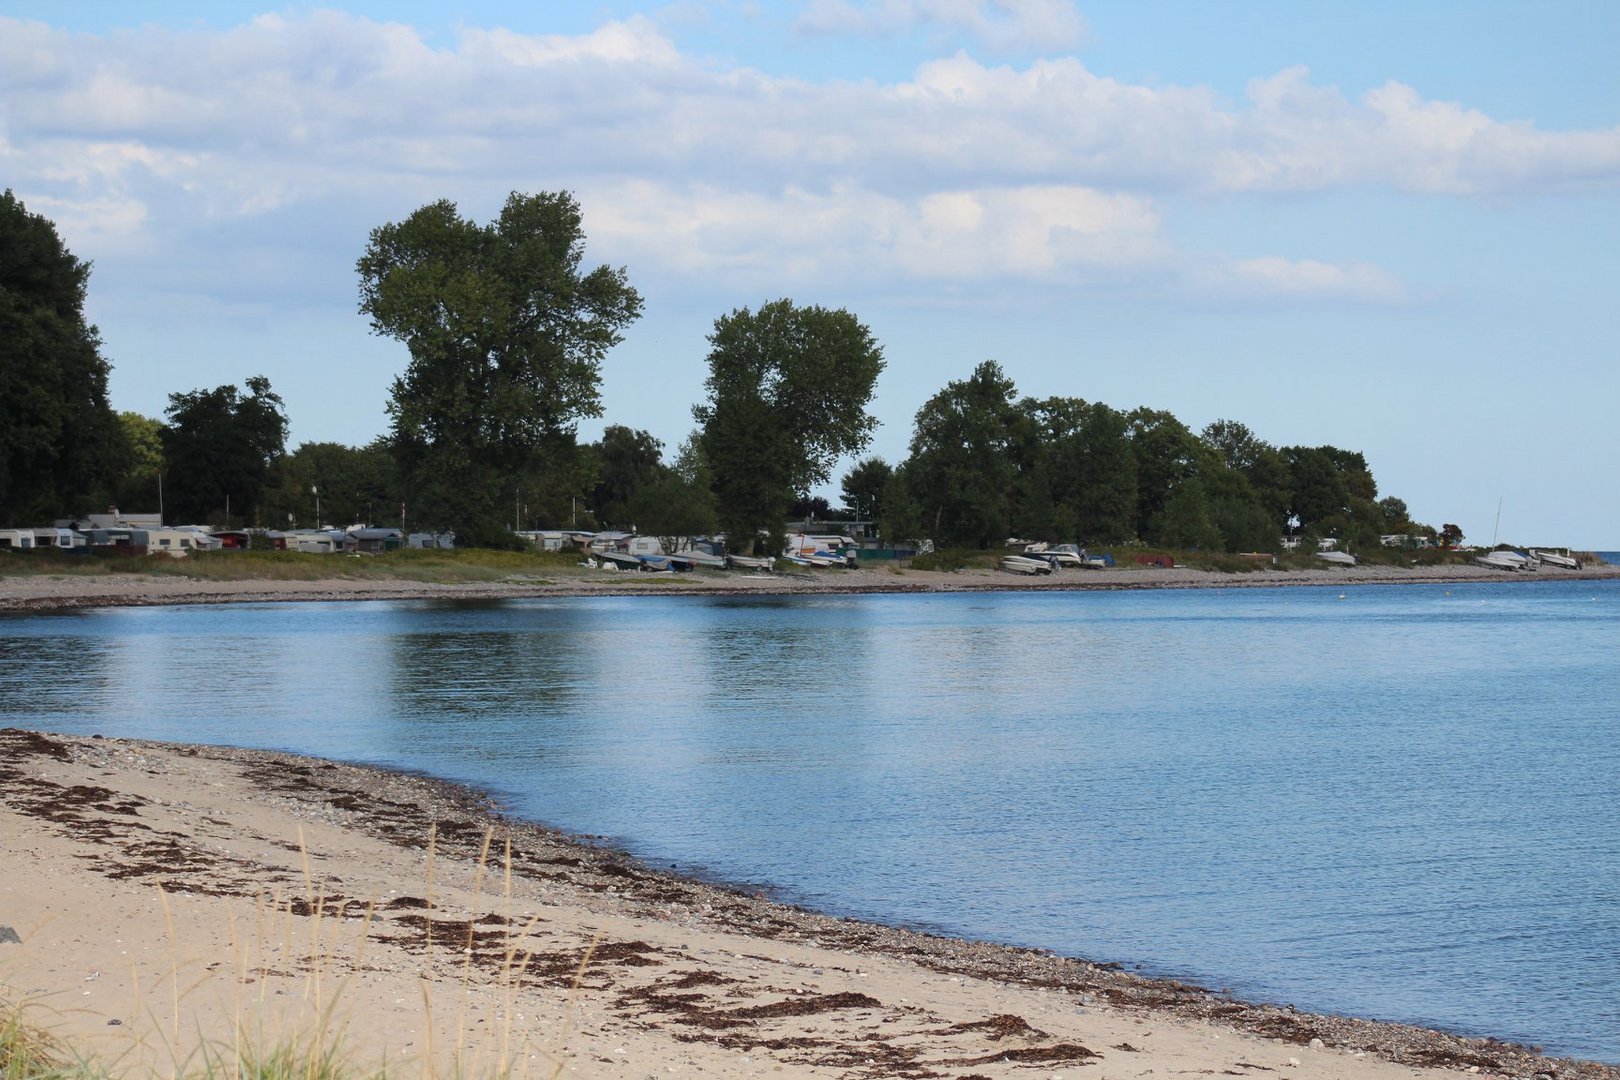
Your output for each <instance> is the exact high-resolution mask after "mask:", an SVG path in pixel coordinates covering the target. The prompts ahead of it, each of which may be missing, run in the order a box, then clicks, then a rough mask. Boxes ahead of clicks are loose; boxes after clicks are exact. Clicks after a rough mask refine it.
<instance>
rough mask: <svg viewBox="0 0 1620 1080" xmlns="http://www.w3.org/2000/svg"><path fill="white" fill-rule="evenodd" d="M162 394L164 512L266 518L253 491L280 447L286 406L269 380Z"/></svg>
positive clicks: (188, 520)
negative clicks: (243, 389)
mask: <svg viewBox="0 0 1620 1080" xmlns="http://www.w3.org/2000/svg"><path fill="white" fill-rule="evenodd" d="M246 386H247V389H248V393H246V394H243V393H241V392H240V391H238V390H237V388H236V387H235V386H220V387H216V388H214V389H213V390H193V391H191V392H190V393H186V394H170V395H169V408H168V410H167V412H166V415H167V416H168V418H169V424H168V427H166V428H164V430H163V460H164V462H165V463H166V466H167V469H168V472H167V473H166V475H165V477H164V488H163V491H164V503H163V505H164V519H165V520H166V521H174V522H180V523H182V524H196V525H200V524H219V525H228V524H233V523H235V524H240V523H242V522H247V523H249V524H274V523H272V522H265V521H263V515H262V513H261V510H262V507H261V505H260V501H261V496H262V495H263V493H264V490H265V484H266V481H267V480H268V479H269V475H270V469H271V467H272V466H273V465H274V464H275V463H276V461H277V459H279V458H280V457H281V455H282V453H284V452H285V449H286V445H287V413H286V409H285V407H284V406H283V405H282V402H281V398H280V397H279V396H277V394H276V393H275V391H273V390H271V389H270V380H269V379H266V378H265V377H264V376H262V375H255V376H254V377H253V378H251V379H248V380H247V383H246Z"/></svg>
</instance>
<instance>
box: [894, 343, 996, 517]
mask: <svg viewBox="0 0 1620 1080" xmlns="http://www.w3.org/2000/svg"><path fill="white" fill-rule="evenodd" d="M1015 393H1016V387H1015V386H1014V385H1013V381H1012V380H1011V379H1009V378H1008V377H1007V375H1006V373H1005V372H1003V371H1002V370H1001V365H1000V364H998V363H996V362H995V361H994V360H986V361H984V362H983V363H982V364H980V365H979V366H978V367H977V368H975V369H974V371H973V374H972V376H970V377H969V378H967V379H961V380H955V381H952V382H949V383H946V384H945V388H944V389H942V390H941V391H940V392H939V393H937V394H935V395H934V396H933V397H931V398H929V399H928V400H927V401H926V402H924V403H923V406H922V408H920V409H918V410H917V419H916V424H915V427H914V428H913V434H912V437H911V459H910V461H909V463H908V465H907V469H906V489H907V493H908V495H909V497H910V498H911V499H913V500H914V501H915V502H916V505H917V507H918V508H919V509H920V511H921V516H922V518H923V520H924V521H925V522H927V525H926V528H927V529H928V530H929V532H928V535H929V536H930V537H932V538H933V539H934V540H935V541H936V542H937V543H942V544H946V545H951V546H967V547H979V548H984V547H989V546H991V545H993V544H1000V543H1002V542H1003V541H1005V540H1006V538H1007V532H1008V529H1010V528H1011V509H1012V507H1011V493H1012V489H1013V481H1014V478H1015V475H1016V466H1015V464H1014V459H1013V452H1012V451H1013V434H1014V431H1013V429H1014V424H1015V422H1016V420H1017V419H1018V415H1019V414H1018V409H1017V406H1016V405H1015V404H1014V395H1015Z"/></svg>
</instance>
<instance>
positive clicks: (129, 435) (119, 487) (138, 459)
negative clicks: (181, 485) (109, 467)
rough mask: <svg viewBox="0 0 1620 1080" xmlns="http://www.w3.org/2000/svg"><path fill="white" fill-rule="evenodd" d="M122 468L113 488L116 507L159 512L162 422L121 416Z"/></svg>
mask: <svg viewBox="0 0 1620 1080" xmlns="http://www.w3.org/2000/svg"><path fill="white" fill-rule="evenodd" d="M118 426H119V428H120V430H121V431H122V432H123V441H124V459H123V468H122V470H120V475H119V477H118V478H117V481H116V482H115V484H114V486H113V503H114V505H116V506H119V507H121V508H123V509H125V510H129V511H133V512H135V513H147V512H149V511H152V510H156V509H157V506H158V502H159V495H160V492H159V490H158V485H159V484H160V483H161V481H160V480H159V477H160V476H161V475H162V473H163V421H161V420H157V419H154V418H152V417H150V416H142V415H141V414H140V413H138V412H120V413H119V414H118Z"/></svg>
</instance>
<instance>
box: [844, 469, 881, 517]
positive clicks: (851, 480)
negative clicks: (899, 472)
mask: <svg viewBox="0 0 1620 1080" xmlns="http://www.w3.org/2000/svg"><path fill="white" fill-rule="evenodd" d="M893 475H894V470H893V469H892V468H890V467H889V464H888V462H886V461H884V460H883V459H882V458H880V457H869V458H864V459H862V460H860V461H857V462H856V463H855V464H854V466H852V467H851V468H850V470H849V471H848V472H846V473H845V474H844V478H843V480H842V481H841V483H840V491H839V493H840V494H841V495H842V496H843V498H844V505H845V507H847V508H848V511H849V514H850V516H851V517H853V518H858V519H862V520H866V521H877V520H878V519H879V518H881V517H882V516H883V491H884V489H885V488H887V487H888V486H889V479H890V477H892V476H893Z"/></svg>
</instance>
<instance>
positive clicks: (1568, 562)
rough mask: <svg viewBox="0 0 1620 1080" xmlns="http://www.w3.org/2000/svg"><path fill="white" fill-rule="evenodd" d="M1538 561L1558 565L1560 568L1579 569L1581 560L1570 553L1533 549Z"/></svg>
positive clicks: (1547, 564) (1532, 552)
mask: <svg viewBox="0 0 1620 1080" xmlns="http://www.w3.org/2000/svg"><path fill="white" fill-rule="evenodd" d="M1530 554H1531V555H1533V556H1534V557H1535V559H1536V561H1537V562H1539V563H1542V564H1543V565H1546V566H1556V567H1558V569H1560V570H1579V569H1580V568H1581V562H1580V560H1579V559H1572V558H1570V557H1569V556H1568V555H1560V554H1558V553H1557V552H1556V551H1531V552H1530Z"/></svg>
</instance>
